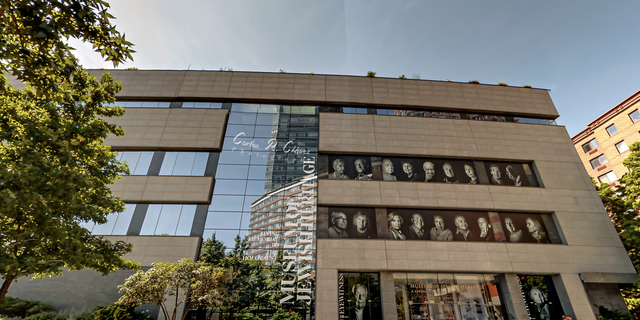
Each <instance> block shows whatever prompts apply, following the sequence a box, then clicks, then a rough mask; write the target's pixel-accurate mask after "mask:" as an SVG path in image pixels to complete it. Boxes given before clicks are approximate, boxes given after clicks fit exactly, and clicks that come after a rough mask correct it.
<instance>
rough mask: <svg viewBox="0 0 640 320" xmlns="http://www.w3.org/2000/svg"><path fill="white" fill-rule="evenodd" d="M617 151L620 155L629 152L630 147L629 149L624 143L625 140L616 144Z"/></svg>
mask: <svg viewBox="0 0 640 320" xmlns="http://www.w3.org/2000/svg"><path fill="white" fill-rule="evenodd" d="M616 149H618V153H623V152H626V151H629V147H627V144H626V143H625V142H624V140H623V141H620V142H618V143H616Z"/></svg>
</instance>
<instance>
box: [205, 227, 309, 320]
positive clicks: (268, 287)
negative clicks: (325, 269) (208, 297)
mask: <svg viewBox="0 0 640 320" xmlns="http://www.w3.org/2000/svg"><path fill="white" fill-rule="evenodd" d="M247 250H248V245H247V238H244V239H241V238H240V237H239V236H236V238H235V245H234V248H233V249H230V250H228V252H226V253H225V244H224V243H223V242H222V241H220V240H218V239H216V237H215V235H212V236H211V238H210V239H207V240H206V241H205V242H204V244H203V246H202V250H201V253H200V260H201V261H203V262H205V263H208V264H211V265H212V266H215V267H222V268H227V269H229V270H231V271H233V273H234V275H235V278H234V279H233V281H232V282H230V283H228V284H227V285H226V288H225V290H224V291H225V293H224V298H223V303H222V307H221V308H220V310H219V319H239V318H242V317H249V318H251V316H250V315H248V313H247V311H246V310H255V309H265V308H266V309H270V310H274V311H277V310H280V309H281V308H282V305H281V304H280V299H282V298H283V297H285V296H286V294H285V293H283V292H282V291H281V290H280V286H281V284H282V280H283V279H285V273H284V271H283V270H282V265H283V262H284V250H283V249H282V248H280V249H279V250H278V254H277V256H276V259H275V260H274V261H272V263H270V264H266V263H265V262H263V261H260V260H253V259H250V258H249V257H248V256H247ZM305 266H306V264H303V265H302V268H304V267H305ZM309 281H310V285H311V286H315V279H311V280H309ZM292 307H295V308H297V309H309V306H308V305H306V304H305V303H304V301H297V302H296V303H295V304H294V305H293V306H292ZM277 314H278V317H283V318H282V319H297V318H296V317H299V315H298V314H297V313H295V312H294V313H289V312H287V311H277ZM274 317H275V315H274ZM289 317H291V318H289ZM274 319H277V318H274ZM278 319H279V318H278Z"/></svg>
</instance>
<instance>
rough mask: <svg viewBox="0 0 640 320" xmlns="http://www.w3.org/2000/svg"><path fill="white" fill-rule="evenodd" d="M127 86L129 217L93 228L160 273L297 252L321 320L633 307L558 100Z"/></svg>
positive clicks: (287, 286)
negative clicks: (231, 256)
mask: <svg viewBox="0 0 640 320" xmlns="http://www.w3.org/2000/svg"><path fill="white" fill-rule="evenodd" d="M95 72H96V73H99V72H101V71H95ZM110 72H111V74H112V75H113V76H114V78H115V79H116V80H119V81H121V82H122V84H123V90H122V91H121V92H120V93H119V94H118V96H117V98H118V100H119V101H118V103H117V104H118V105H121V106H124V107H125V108H126V110H127V112H126V114H125V116H124V117H122V118H120V119H115V120H114V122H115V123H118V124H119V125H121V126H122V127H123V128H124V129H125V131H126V132H127V135H125V136H124V137H118V138H109V139H108V140H107V144H110V145H111V146H112V147H113V149H114V150H117V151H119V152H120V158H121V159H122V160H126V161H127V162H128V163H129V165H130V167H131V172H132V175H131V176H128V177H125V178H124V179H122V180H120V181H118V182H117V183H116V184H115V185H114V186H113V191H114V194H116V195H117V196H119V197H122V199H123V200H124V201H125V202H126V203H127V208H126V210H125V211H124V212H122V213H119V214H114V215H113V216H111V217H110V218H109V219H108V220H109V221H108V223H106V224H103V225H96V226H92V225H87V227H88V228H91V230H92V232H93V233H94V234H101V235H105V236H108V237H110V238H111V239H122V240H125V241H128V242H131V243H133V244H135V247H134V251H133V252H132V253H131V254H130V255H128V257H129V258H131V259H133V260H135V261H137V262H140V263H141V264H142V266H143V268H148V267H150V266H151V264H152V263H153V262H157V261H169V262H173V261H177V260H178V259H179V258H181V257H190V258H194V259H195V258H197V256H198V254H199V249H200V246H201V241H202V238H208V237H210V236H211V235H212V234H216V237H217V238H219V239H222V240H224V242H225V243H226V245H227V246H228V247H233V238H234V237H235V236H236V235H240V236H241V237H243V236H249V237H250V240H251V252H250V254H251V255H253V256H254V257H256V258H259V259H265V260H267V261H272V259H273V253H274V252H275V249H276V248H280V247H283V248H284V249H285V250H286V253H287V254H286V255H285V262H288V264H287V263H285V264H286V266H283V267H284V268H283V269H284V271H286V273H287V278H286V279H285V280H283V281H282V285H283V287H282V288H281V290H282V292H285V293H287V294H292V293H293V290H294V289H293V288H294V287H295V288H297V289H298V291H297V294H296V295H295V296H294V295H289V296H288V297H286V298H285V299H284V300H283V302H284V303H287V302H291V301H293V300H296V299H298V300H301V301H304V302H309V303H310V304H311V305H313V306H314V309H315V315H316V319H322V320H336V319H341V320H344V319H356V318H360V319H363V320H365V319H366V320H381V319H393V320H395V319H399V320H400V319H404V320H409V319H412V320H413V319H437V320H444V319H455V320H462V319H482V320H484V319H492V320H506V319H509V320H514V319H518V320H525V319H530V318H531V319H559V318H560V315H561V314H562V313H566V314H570V315H573V316H574V319H577V320H595V319H596V317H595V313H594V311H595V310H596V309H594V305H604V306H607V307H611V306H616V308H620V309H624V308H625V307H624V302H623V300H622V298H621V296H620V294H619V293H618V286H617V285H618V284H620V283H633V282H634V281H635V280H636V278H637V274H636V272H635V268H634V266H633V264H632V263H631V261H630V259H629V257H628V256H627V253H626V251H625V249H624V247H623V246H622V243H621V241H620V239H619V238H618V235H617V233H616V231H615V229H614V228H613V226H612V224H611V222H610V221H609V219H608V215H607V213H606V211H605V209H604V206H603V205H602V203H601V202H600V198H599V197H598V194H597V193H596V192H595V190H594V188H593V186H592V184H591V181H590V179H589V176H588V174H587V172H586V171H585V170H584V169H583V168H582V166H581V165H580V163H581V160H580V158H579V157H578V155H577V154H576V153H575V152H574V151H573V149H572V144H571V141H570V139H569V136H568V134H567V131H566V130H565V128H564V127H562V126H558V125H556V123H555V121H554V120H555V119H556V118H557V117H558V113H557V110H556V108H555V106H554V105H553V102H552V101H551V98H550V96H549V93H548V92H547V91H546V90H542V89H533V88H516V87H506V86H494V85H480V84H469V83H454V82H444V81H427V80H412V79H387V78H369V77H352V76H337V75H309V74H278V73H275V74H274V73H259V72H215V71H178V70H173V71H162V70H158V71H153V70H113V71H110ZM634 126H635V125H634ZM618 128H619V129H620V130H622V129H623V128H622V127H618ZM602 130H604V129H602ZM635 130H636V132H637V129H635ZM599 142H600V141H599ZM401 240H406V241H401ZM303 261H304V262H307V263H309V265H306V264H305V263H304V262H303ZM314 262H315V264H314ZM314 268H315V270H313V269H314ZM309 269H312V270H309ZM312 273H315V275H316V277H315V282H316V285H315V287H314V288H310V287H309V286H310V285H309V282H307V280H308V279H310V278H311V274H312ZM129 274H131V272H130V271H120V272H117V273H115V274H112V275H109V276H107V277H101V276H99V275H98V274H97V273H95V272H92V271H77V272H66V273H65V275H64V276H63V277H60V278H52V279H41V280H36V281H24V280H26V279H20V281H18V282H17V283H15V284H14V285H12V287H11V288H10V290H9V294H10V295H14V296H20V297H26V298H36V299H39V300H45V301H48V302H51V303H53V304H54V306H56V307H59V308H79V307H82V306H91V305H95V304H98V303H102V304H104V303H109V302H111V301H113V300H115V299H116V298H117V296H118V294H117V288H116V286H117V285H118V284H121V283H122V281H123V280H124V278H125V277H126V276H127V275H129ZM312 291H315V295H312V294H311V292H312ZM285 306H288V305H286V304H285ZM153 316H154V317H155V316H157V312H156V313H155V314H153Z"/></svg>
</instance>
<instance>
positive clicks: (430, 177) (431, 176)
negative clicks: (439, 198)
mask: <svg viewBox="0 0 640 320" xmlns="http://www.w3.org/2000/svg"><path fill="white" fill-rule="evenodd" d="M423 160H424V159H423ZM421 162H422V170H423V171H424V182H435V177H436V165H435V164H434V163H433V162H432V161H429V160H424V161H421Z"/></svg>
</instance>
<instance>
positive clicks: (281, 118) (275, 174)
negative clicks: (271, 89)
mask: <svg viewBox="0 0 640 320" xmlns="http://www.w3.org/2000/svg"><path fill="white" fill-rule="evenodd" d="M276 108H277V109H278V110H277V113H275V114H274V115H273V125H272V130H271V139H272V141H273V139H276V140H275V141H276V144H270V146H272V147H271V148H269V160H268V162H267V173H266V175H265V183H264V192H265V193H268V192H270V191H271V190H274V189H276V188H279V187H281V186H283V185H285V184H287V183H291V182H293V181H294V180H295V179H297V178H298V177H301V176H303V175H305V173H304V171H303V170H302V156H304V154H305V153H306V152H309V154H313V155H314V156H315V155H316V154H317V153H318V108H317V107H311V106H276Z"/></svg>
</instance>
